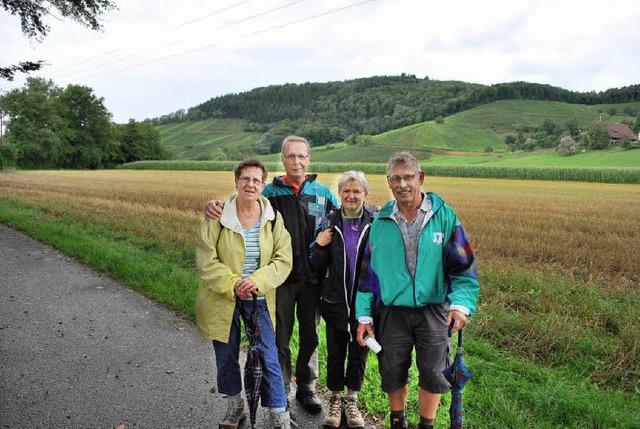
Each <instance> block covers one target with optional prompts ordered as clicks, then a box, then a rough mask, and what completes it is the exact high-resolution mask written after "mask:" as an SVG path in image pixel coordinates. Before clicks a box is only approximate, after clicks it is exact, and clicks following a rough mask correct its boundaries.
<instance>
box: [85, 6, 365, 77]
mask: <svg viewBox="0 0 640 429" xmlns="http://www.w3.org/2000/svg"><path fill="white" fill-rule="evenodd" d="M374 1H377V0H363V1H360V2H358V3H354V4H351V5H348V6H343V7H340V8H337V9H332V10H329V11H327V12H323V13H319V14H316V15H312V16H308V17H306V18H301V19H297V20H294V21H290V22H287V23H284V24H279V25H275V26H272V27H269V28H266V29H263V30H259V31H255V32H252V33H248V34H245V35H242V36H240V37H239V38H247V37H253V36H256V35H258V34H263V33H266V32H269V31H273V30H277V29H280V28H285V27H289V26H291V25H295V24H299V23H301V22H305V21H310V20H312V19H316V18H320V17H323V16H327V15H330V14H333V13H337V12H341V11H343V10H346V9H351V8H353V7H356V6H360V5H363V4H366V3H372V2H374ZM220 43H221V42H216V43H211V44H208V45H204V46H201V47H199V48H195V49H191V50H188V51H185V52H180V53H177V54H172V55H168V56H165V57H161V58H155V59H151V60H149V61H145V62H142V63H138V64H134V65H131V66H127V67H124V68H121V69H118V70H114V71H113V72H121V71H125V70H129V69H133V68H138V67H142V66H145V65H148V64H152V63H155V62H161V61H166V60H169V59H172V58H177V57H181V56H185V55H189V54H193V53H195V52H199V51H203V50H206V49H210V48H213V47H215V46H218V45H220ZM101 74H102V73H97V74H93V75H90V76H87V78H90V77H95V76H100V75H101Z"/></svg>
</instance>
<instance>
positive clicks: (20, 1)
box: [0, 0, 116, 80]
mask: <svg viewBox="0 0 640 429" xmlns="http://www.w3.org/2000/svg"><path fill="white" fill-rule="evenodd" d="M0 7H2V9H4V11H5V12H8V13H10V14H11V15H15V16H17V17H19V18H20V27H21V29H22V34H24V35H25V36H27V37H28V38H29V39H34V40H36V41H42V40H43V39H44V38H45V37H46V36H47V34H48V33H49V26H48V25H47V24H46V22H45V21H44V18H45V17H46V16H47V15H52V11H53V10H55V11H56V12H57V14H59V15H61V16H62V17H64V18H69V19H72V20H73V21H76V22H77V23H79V24H81V25H83V26H85V27H88V28H90V29H92V30H100V29H101V28H102V26H101V25H100V21H99V20H98V19H99V17H100V16H101V15H102V14H103V13H105V12H107V11H109V10H112V9H115V8H116V6H115V3H114V2H113V1H111V0H0ZM44 64H45V63H44V61H42V60H38V61H24V62H20V63H18V64H16V65H10V66H4V67H0V78H2V79H6V80H13V78H14V75H15V73H16V72H23V73H28V72H30V71H35V70H40V68H42V66H43V65H44Z"/></svg>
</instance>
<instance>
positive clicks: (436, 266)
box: [356, 192, 480, 319]
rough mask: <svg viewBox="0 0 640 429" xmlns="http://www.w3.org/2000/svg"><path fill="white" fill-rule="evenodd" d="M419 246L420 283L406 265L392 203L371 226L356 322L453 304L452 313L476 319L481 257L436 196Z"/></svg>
mask: <svg viewBox="0 0 640 429" xmlns="http://www.w3.org/2000/svg"><path fill="white" fill-rule="evenodd" d="M424 195H425V198H429V199H430V200H431V203H432V204H431V210H430V211H429V212H428V213H427V215H426V217H425V220H424V223H423V225H422V229H421V231H420V238H419V242H418V259H417V264H416V273H415V279H414V278H412V276H411V273H410V272H409V269H408V268H407V264H406V260H405V251H404V242H403V238H402V233H401V231H400V227H399V226H398V224H397V223H396V220H395V219H394V217H393V216H392V213H393V211H394V207H395V204H396V201H395V200H393V201H391V202H389V203H387V204H386V205H385V206H384V207H383V208H382V210H381V211H380V214H379V215H378V217H377V218H376V219H375V220H374V222H373V224H372V226H371V232H370V235H369V246H367V249H366V251H365V254H364V256H363V260H362V267H361V270H360V280H359V284H358V293H357V296H356V318H358V319H360V318H361V317H372V316H373V315H374V314H375V311H376V308H377V306H379V305H380V304H384V305H385V306H401V307H411V308H418V307H423V306H426V305H428V304H442V303H444V302H445V301H449V303H450V304H451V306H452V309H460V310H462V311H463V312H465V313H467V314H468V315H472V314H473V313H474V312H475V309H476V302H477V300H478V294H479V291H480V285H479V283H478V278H477V273H476V257H475V254H474V252H473V249H472V248H471V245H470V244H469V240H468V239H467V236H466V234H465V232H464V229H463V228H462V225H461V224H460V222H459V220H458V217H457V215H456V213H455V212H454V210H453V209H452V208H451V207H449V206H448V205H446V204H445V203H444V201H443V200H442V199H441V198H440V197H439V196H438V195H436V194H434V193H432V192H428V193H426V194H424Z"/></svg>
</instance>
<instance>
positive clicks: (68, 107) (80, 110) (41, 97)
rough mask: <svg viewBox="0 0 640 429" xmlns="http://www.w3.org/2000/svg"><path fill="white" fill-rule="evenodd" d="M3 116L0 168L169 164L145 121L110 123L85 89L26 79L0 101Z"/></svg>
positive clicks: (98, 102)
mask: <svg viewBox="0 0 640 429" xmlns="http://www.w3.org/2000/svg"><path fill="white" fill-rule="evenodd" d="M0 110H1V111H2V112H3V115H4V114H6V115H8V121H7V122H6V133H5V135H4V138H3V142H2V143H3V144H2V146H1V149H2V150H0V160H2V161H3V163H4V164H15V165H17V166H19V167H21V168H29V169H36V168H38V169H41V168H74V169H96V168H112V167H114V166H115V165H118V164H122V163H125V162H133V161H140V160H150V159H169V158H170V154H169V153H168V152H167V150H166V149H165V148H164V146H163V145H162V143H161V141H160V133H159V132H158V130H156V128H155V127H154V126H153V125H152V124H151V123H150V122H136V121H134V120H130V121H129V123H127V124H115V123H112V121H111V113H110V112H109V111H108V110H107V108H106V107H105V106H104V99H103V98H99V97H97V96H96V95H95V94H94V93H93V90H92V89H91V88H89V87H86V86H81V85H73V84H70V85H68V86H67V87H66V88H60V87H58V86H56V85H55V84H54V83H53V82H52V81H51V80H45V79H42V78H27V81H26V83H25V85H24V87H22V88H20V89H14V90H12V91H10V92H8V93H7V94H6V95H5V96H4V97H2V98H1V99H0Z"/></svg>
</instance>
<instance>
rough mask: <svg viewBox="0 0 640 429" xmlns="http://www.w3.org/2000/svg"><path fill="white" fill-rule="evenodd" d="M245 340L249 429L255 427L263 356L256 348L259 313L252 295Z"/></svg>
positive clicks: (245, 374)
mask: <svg viewBox="0 0 640 429" xmlns="http://www.w3.org/2000/svg"><path fill="white" fill-rule="evenodd" d="M245 329H246V331H247V338H248V339H249V351H248V352H247V362H246V363H245V365H244V389H245V394H246V396H247V403H248V404H249V419H250V421H251V427H252V428H253V427H255V424H256V415H257V413H258V403H259V402H260V390H261V384H262V368H263V365H264V356H263V355H262V350H260V349H259V348H258V344H259V343H260V313H259V310H258V296H257V295H253V309H252V310H251V315H250V316H249V318H248V320H246V321H245Z"/></svg>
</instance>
